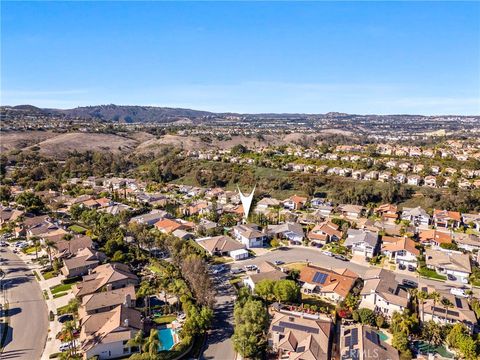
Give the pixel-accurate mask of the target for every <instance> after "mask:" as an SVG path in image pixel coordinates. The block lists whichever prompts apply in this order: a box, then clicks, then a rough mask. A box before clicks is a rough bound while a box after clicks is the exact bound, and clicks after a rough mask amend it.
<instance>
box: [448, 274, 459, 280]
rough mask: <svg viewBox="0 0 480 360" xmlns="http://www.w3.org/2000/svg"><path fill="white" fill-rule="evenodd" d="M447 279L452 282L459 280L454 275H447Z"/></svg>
mask: <svg viewBox="0 0 480 360" xmlns="http://www.w3.org/2000/svg"><path fill="white" fill-rule="evenodd" d="M447 279H448V280H450V281H456V280H457V278H456V277H455V276H453V275H452V274H447Z"/></svg>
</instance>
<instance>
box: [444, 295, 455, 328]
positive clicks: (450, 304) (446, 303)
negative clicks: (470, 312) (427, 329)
mask: <svg viewBox="0 0 480 360" xmlns="http://www.w3.org/2000/svg"><path fill="white" fill-rule="evenodd" d="M442 305H443V307H444V308H445V323H446V322H447V315H448V309H450V308H452V307H453V304H452V302H451V301H450V300H449V299H447V298H442Z"/></svg>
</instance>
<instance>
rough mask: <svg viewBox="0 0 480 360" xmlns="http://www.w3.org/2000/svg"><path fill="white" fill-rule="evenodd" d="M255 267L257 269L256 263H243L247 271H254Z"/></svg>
mask: <svg viewBox="0 0 480 360" xmlns="http://www.w3.org/2000/svg"><path fill="white" fill-rule="evenodd" d="M257 269H258V267H257V265H245V270H247V271H255V270H257Z"/></svg>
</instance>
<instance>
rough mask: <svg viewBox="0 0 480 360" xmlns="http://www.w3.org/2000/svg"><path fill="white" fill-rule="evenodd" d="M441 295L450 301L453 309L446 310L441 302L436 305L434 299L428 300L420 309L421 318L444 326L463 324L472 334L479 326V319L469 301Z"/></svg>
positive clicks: (450, 295)
mask: <svg viewBox="0 0 480 360" xmlns="http://www.w3.org/2000/svg"><path fill="white" fill-rule="evenodd" d="M441 295H442V298H445V299H448V300H449V301H450V303H451V304H452V305H451V307H448V308H445V307H444V306H443V305H442V303H441V302H436V303H435V302H434V301H433V299H427V300H425V302H424V304H423V306H421V307H420V318H421V319H423V321H425V322H426V321H431V320H433V321H434V322H436V323H437V324H442V325H446V324H451V325H454V324H457V323H461V324H464V325H465V326H466V328H467V329H468V330H469V332H470V333H471V334H472V333H473V331H474V328H475V325H476V324H477V317H476V316H475V312H474V311H472V309H471V308H470V305H469V303H468V301H467V299H465V298H461V297H458V296H455V295H452V294H450V293H442V294H441Z"/></svg>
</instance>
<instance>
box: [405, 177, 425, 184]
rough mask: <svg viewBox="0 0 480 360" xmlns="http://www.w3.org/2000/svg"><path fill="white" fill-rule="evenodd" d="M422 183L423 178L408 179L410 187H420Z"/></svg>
mask: <svg viewBox="0 0 480 360" xmlns="http://www.w3.org/2000/svg"><path fill="white" fill-rule="evenodd" d="M421 183H422V177H421V176H419V175H410V176H408V177H407V184H408V185H414V186H420V184H421Z"/></svg>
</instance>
